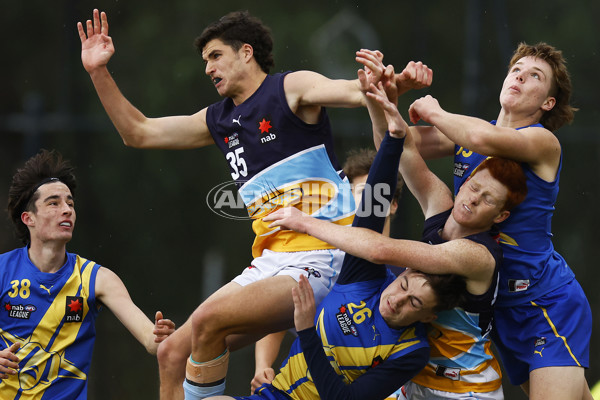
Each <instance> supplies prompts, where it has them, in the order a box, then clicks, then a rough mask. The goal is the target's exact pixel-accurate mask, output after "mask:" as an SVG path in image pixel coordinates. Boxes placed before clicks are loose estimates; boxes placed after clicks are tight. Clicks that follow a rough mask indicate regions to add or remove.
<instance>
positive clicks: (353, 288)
mask: <svg viewBox="0 0 600 400" xmlns="http://www.w3.org/2000/svg"><path fill="white" fill-rule="evenodd" d="M403 144H404V139H393V138H390V137H389V136H388V135H386V138H385V139H384V140H383V142H382V143H381V148H380V150H379V152H378V153H377V155H376V157H375V160H374V161H373V165H372V167H371V170H370V171H369V177H368V179H367V185H370V186H372V185H374V183H375V182H386V183H388V184H389V185H390V187H391V189H390V191H389V193H387V194H384V197H385V199H386V201H387V202H388V203H387V204H388V205H389V202H390V201H391V197H392V194H393V193H394V189H395V185H396V183H397V180H398V179H397V176H398V162H399V159H400V154H401V152H402V148H403ZM368 192H369V195H370V196H373V198H372V199H371V201H373V204H377V205H379V204H380V203H379V201H380V200H381V199H377V198H376V196H374V194H373V193H372V191H367V190H365V191H364V192H363V194H362V198H363V202H364V201H365V196H367V193H368ZM385 218H386V213H368V214H367V215H365V216H357V217H356V218H355V219H354V221H353V226H358V227H363V228H368V229H372V230H374V231H376V232H381V230H382V229H383V226H384V223H385ZM395 279H396V276H395V275H393V274H392V273H391V272H390V271H389V270H388V269H387V268H386V267H385V266H384V265H377V264H373V263H371V262H369V261H367V260H363V259H360V258H358V257H354V256H352V255H350V254H346V256H345V258H344V262H343V265H342V270H341V272H340V276H339V278H338V280H337V282H336V284H335V285H334V286H333V289H332V290H331V291H330V292H329V294H328V295H327V296H326V297H325V299H323V301H321V303H320V304H319V305H318V306H317V309H316V316H315V325H316V327H315V329H316V334H317V335H318V337H319V339H320V343H318V344H317V346H319V345H320V346H322V349H323V350H322V351H324V353H325V357H326V359H327V361H329V364H330V365H331V368H332V369H333V371H334V372H335V375H337V377H339V379H340V382H343V383H344V384H345V385H339V386H343V387H344V388H346V387H347V385H349V384H351V383H352V382H353V381H355V380H356V379H357V378H359V377H361V376H363V374H365V373H367V371H369V373H370V374H369V373H367V374H366V375H364V376H363V379H362V380H361V381H360V385H359V386H361V388H360V389H358V388H356V389H357V390H355V391H354V394H358V393H363V394H364V393H365V392H367V393H372V392H373V391H374V390H376V389H379V390H381V385H382V382H381V380H382V379H383V380H385V381H386V384H390V383H392V387H393V388H397V387H398V386H400V385H402V383H403V382H402V381H399V382H397V386H393V383H394V380H393V378H394V377H395V378H396V379H405V381H406V380H408V379H410V378H411V377H413V376H414V375H415V374H416V373H417V372H418V371H419V370H420V369H421V368H423V366H424V365H425V363H426V360H427V353H428V348H429V346H428V344H427V336H426V330H425V326H424V324H422V323H420V322H416V323H414V324H412V325H409V326H407V327H403V328H400V329H394V328H391V327H389V326H388V324H387V323H386V322H385V320H384V319H383V317H382V316H381V313H380V311H379V304H380V298H381V293H382V292H383V291H384V290H385V288H386V287H387V286H388V285H389V284H390V283H392V282H393V281H394V280H395ZM302 333H303V332H300V333H299V334H302ZM300 339H301V338H298V339H296V340H295V342H294V343H293V344H292V348H291V350H290V352H289V355H288V358H287V359H286V360H285V361H284V362H283V364H282V366H281V369H280V373H279V374H278V375H277V376H276V377H275V379H274V380H273V382H272V385H273V386H274V387H275V388H277V389H279V390H280V391H283V392H285V393H286V394H287V395H289V396H290V397H291V398H292V399H297V400H309V399H315V400H316V399H319V398H320V397H319V392H318V390H317V386H316V385H315V381H314V380H313V377H312V376H311V374H310V372H309V365H308V364H307V361H306V358H305V353H304V352H303V348H302V343H301V340H300ZM319 350H320V349H319ZM308 351H310V349H309V350H307V352H308ZM309 359H311V358H310V354H309ZM394 363H401V365H402V367H401V368H400V369H398V368H399V367H398V365H396V364H394ZM311 365H312V367H313V369H311V370H310V371H312V372H313V374H315V376H319V377H318V378H317V380H319V379H323V377H324V376H327V375H326V371H322V370H317V369H315V365H314V363H313V364H311ZM327 367H329V366H327ZM377 371H381V372H380V373H379V374H378V373H377ZM390 372H391V374H390ZM377 374H378V375H379V380H378V379H374V377H373V375H377ZM331 375H332V376H335V375H334V374H333V373H331ZM368 375H370V377H369V376H368ZM332 379H335V378H330V379H329V380H332ZM337 383H338V382H331V383H327V384H328V385H329V386H331V387H333V388H335V387H336V386H335V385H336V384H337ZM357 383H358V382H357ZM373 385H377V386H378V387H377V388H375V389H374V388H373ZM361 389H362V390H361ZM338 390H339V389H338ZM392 390H393V389H390V390H389V392H391V391H392ZM389 392H387V393H389ZM339 393H341V391H340V392H336V394H338V396H339ZM387 393H385V394H387ZM385 394H384V395H385ZM358 398H364V396H363V397H358Z"/></svg>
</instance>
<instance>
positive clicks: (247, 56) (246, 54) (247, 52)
mask: <svg viewBox="0 0 600 400" xmlns="http://www.w3.org/2000/svg"><path fill="white" fill-rule="evenodd" d="M239 53H240V54H241V56H242V57H243V59H244V61H246V62H248V61H250V60H251V59H252V57H253V56H254V48H253V47H252V46H251V45H250V44H248V43H244V44H243V45H242V47H241V48H240V50H239Z"/></svg>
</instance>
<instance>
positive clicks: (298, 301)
mask: <svg viewBox="0 0 600 400" xmlns="http://www.w3.org/2000/svg"><path fill="white" fill-rule="evenodd" d="M292 297H293V298H294V325H295V326H296V330H297V331H302V330H304V329H308V328H311V327H313V326H315V313H316V307H315V295H314V293H313V290H312V287H311V286H310V283H308V279H307V278H306V276H304V275H300V280H299V281H298V286H297V287H294V288H292Z"/></svg>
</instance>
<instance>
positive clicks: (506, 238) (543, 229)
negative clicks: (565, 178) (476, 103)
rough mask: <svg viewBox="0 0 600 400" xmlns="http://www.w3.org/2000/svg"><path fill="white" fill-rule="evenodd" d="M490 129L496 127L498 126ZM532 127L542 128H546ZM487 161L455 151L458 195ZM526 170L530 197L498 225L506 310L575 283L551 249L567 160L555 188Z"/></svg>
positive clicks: (500, 297) (500, 300)
mask: <svg viewBox="0 0 600 400" xmlns="http://www.w3.org/2000/svg"><path fill="white" fill-rule="evenodd" d="M491 123H492V124H495V123H496V121H492V122H491ZM532 126H535V127H543V126H542V125H541V124H536V125H532ZM523 128H527V127H523ZM523 128H519V129H523ZM515 134H517V132H516V130H515ZM485 158H486V157H485V156H483V155H481V154H478V153H475V152H472V151H470V150H468V149H464V148H462V147H459V146H456V152H455V156H454V192H455V193H457V192H458V189H459V188H460V186H461V185H462V184H463V182H464V181H465V180H466V178H467V177H468V175H470V174H471V173H472V171H473V169H475V168H476V167H477V166H478V165H479V164H480V163H481V162H482V161H483V160H484V159H485ZM522 167H523V171H524V172H525V176H526V177H527V197H526V198H525V200H524V201H523V202H522V203H521V204H519V205H518V206H517V207H515V208H514V209H513V210H512V211H511V215H510V217H508V219H506V221H503V222H502V223H500V224H499V228H500V244H501V246H502V250H503V252H504V261H503V263H502V268H501V269H500V279H499V291H498V301H497V303H496V305H497V306H502V307H507V306H513V305H516V304H522V303H524V302H529V301H531V300H534V299H536V298H539V297H541V296H543V295H544V294H546V293H549V292H551V291H552V290H554V289H556V288H558V287H560V286H563V285H565V284H566V283H568V282H569V281H571V280H572V279H573V278H574V277H575V274H574V273H573V271H572V270H571V268H570V267H569V266H568V265H567V262H566V261H565V260H564V258H563V257H562V256H561V255H560V254H558V253H557V252H556V250H554V246H553V244H552V233H551V222H552V214H553V213H554V204H555V202H556V197H557V196H558V183H559V178H560V170H561V168H562V155H561V161H560V165H559V167H558V171H557V174H556V179H555V180H554V181H553V182H546V181H544V180H543V179H541V178H540V177H538V176H537V175H536V174H535V173H534V172H533V171H532V170H531V168H530V167H529V166H528V165H527V164H525V163H523V164H522Z"/></svg>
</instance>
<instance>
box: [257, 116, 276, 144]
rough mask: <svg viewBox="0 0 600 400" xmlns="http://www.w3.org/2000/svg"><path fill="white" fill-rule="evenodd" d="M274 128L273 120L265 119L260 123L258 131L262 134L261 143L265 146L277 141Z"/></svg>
mask: <svg viewBox="0 0 600 400" xmlns="http://www.w3.org/2000/svg"><path fill="white" fill-rule="evenodd" d="M274 129H275V128H273V126H271V119H270V118H269V119H267V118H266V117H265V118H263V119H262V120H261V121H258V131H259V133H260V143H261V144H265V143H269V142H272V141H274V140H276V139H277V134H276V133H275V132H274Z"/></svg>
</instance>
